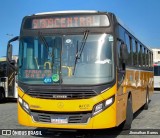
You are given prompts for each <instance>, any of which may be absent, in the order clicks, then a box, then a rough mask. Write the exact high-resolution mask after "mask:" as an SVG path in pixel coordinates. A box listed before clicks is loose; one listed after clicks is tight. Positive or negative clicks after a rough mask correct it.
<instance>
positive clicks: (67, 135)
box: [0, 91, 160, 138]
mask: <svg viewBox="0 0 160 138" xmlns="http://www.w3.org/2000/svg"><path fill="white" fill-rule="evenodd" d="M0 129H31V128H30V127H24V126H21V125H19V124H18V123H17V104H16V101H15V100H12V101H11V102H6V103H2V104H0ZM32 129H34V130H37V129H36V128H32ZM132 129H160V91H155V92H154V95H153V96H152V97H151V101H150V104H149V109H148V110H140V111H138V112H137V113H136V114H135V115H134V120H133V123H132ZM114 130H115V129H111V130H110V129H109V130H101V131H94V132H93V131H91V132H89V131H85V132H84V131H80V132H74V131H71V132H58V131H55V130H49V131H48V132H47V134H52V135H53V136H52V137H54V138H105V137H107V138H108V137H111V138H114V137H118V138H125V137H130V138H135V137H136V138H137V137H144V138H146V137H152V138H153V137H159V138H160V135H156V136H154V135H150V136H146V135H129V136H128V135H119V134H116V135H114V136H113V135H109V136H108V135H107V134H108V133H109V134H112V133H111V131H114ZM152 131H154V130H152ZM159 131H160V130H159ZM119 133H121V132H119ZM1 137H2V138H3V137H10V138H11V137H13V136H0V138H1ZM16 137H17V136H16ZM19 137H24V136H19ZM27 137H28V136H27ZM30 137H35V136H30ZM39 137H40V136H39ZM42 137H43V136H42Z"/></svg>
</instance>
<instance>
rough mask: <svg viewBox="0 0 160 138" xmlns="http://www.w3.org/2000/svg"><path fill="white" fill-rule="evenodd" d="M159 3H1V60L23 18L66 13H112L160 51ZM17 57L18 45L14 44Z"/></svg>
mask: <svg viewBox="0 0 160 138" xmlns="http://www.w3.org/2000/svg"><path fill="white" fill-rule="evenodd" d="M159 7H160V0H1V1H0V57H2V56H6V47H7V42H8V40H9V39H11V38H12V37H14V36H19V33H20V26H21V22H22V19H23V17H24V16H26V15H32V14H34V13H39V12H50V11H63V10H65V11H66V10H98V11H107V12H113V13H114V14H115V15H116V16H117V17H118V18H119V19H120V20H121V21H122V22H123V23H124V24H125V25H126V26H127V28H129V29H130V30H131V31H132V32H133V33H134V35H135V36H136V37H137V38H139V39H140V41H141V42H142V43H143V44H145V45H146V46H148V47H150V48H160V8H159ZM13 45H15V46H14V51H13V53H14V54H18V43H14V44H13Z"/></svg>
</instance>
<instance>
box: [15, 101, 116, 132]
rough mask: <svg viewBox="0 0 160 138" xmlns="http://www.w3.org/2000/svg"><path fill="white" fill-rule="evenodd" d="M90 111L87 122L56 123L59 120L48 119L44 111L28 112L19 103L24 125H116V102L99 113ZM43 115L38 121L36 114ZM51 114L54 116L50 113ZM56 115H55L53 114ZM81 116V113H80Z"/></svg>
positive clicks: (55, 126)
mask: <svg viewBox="0 0 160 138" xmlns="http://www.w3.org/2000/svg"><path fill="white" fill-rule="evenodd" d="M91 114H92V113H90V117H88V119H87V121H86V122H85V123H78V122H77V123H75V122H74V123H72V122H71V123H66V124H65V123H63V122H62V120H61V123H54V122H55V121H57V120H56V119H52V122H51V121H48V120H50V119H48V116H47V115H46V114H44V113H43V112H42V111H41V113H37V112H34V113H33V112H31V113H29V114H28V113H26V111H24V109H22V107H21V105H20V104H19V103H18V122H19V124H21V125H24V126H32V127H38V128H59V129H103V128H112V127H115V126H116V110H115V102H114V103H113V104H112V105H111V106H110V107H108V108H107V109H105V110H104V111H102V112H100V113H99V114H97V115H95V116H92V115H91ZM36 115H37V118H38V116H39V117H40V116H42V119H41V121H36V117H35V116H36ZM49 116H52V115H51V113H49ZM53 116H55V115H53ZM78 116H79V115H78ZM63 119H64V118H63Z"/></svg>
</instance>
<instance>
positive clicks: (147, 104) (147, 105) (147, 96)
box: [143, 90, 149, 110]
mask: <svg viewBox="0 0 160 138" xmlns="http://www.w3.org/2000/svg"><path fill="white" fill-rule="evenodd" d="M148 108H149V93H148V90H147V92H146V103H145V104H144V106H143V109H144V110H148Z"/></svg>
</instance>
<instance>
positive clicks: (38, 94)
mask: <svg viewBox="0 0 160 138" xmlns="http://www.w3.org/2000/svg"><path fill="white" fill-rule="evenodd" d="M27 93H28V95H30V96H31V97H35V98H42V99H87V98H91V97H94V96H96V95H97V93H96V92H95V91H93V90H61V91H60V90H38V91H36V90H29V91H28V92H27Z"/></svg>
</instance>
